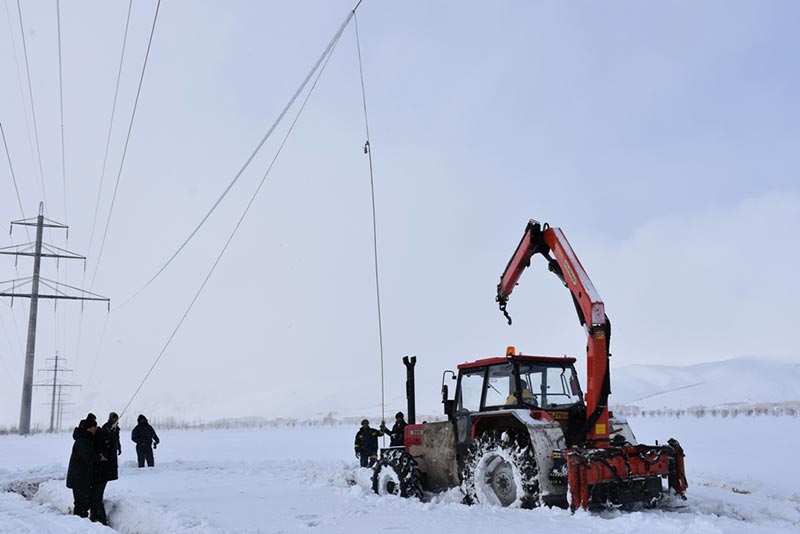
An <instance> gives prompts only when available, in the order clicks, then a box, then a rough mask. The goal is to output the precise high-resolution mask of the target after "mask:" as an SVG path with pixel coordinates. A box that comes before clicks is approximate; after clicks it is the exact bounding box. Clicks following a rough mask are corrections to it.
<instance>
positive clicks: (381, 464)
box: [372, 449, 422, 499]
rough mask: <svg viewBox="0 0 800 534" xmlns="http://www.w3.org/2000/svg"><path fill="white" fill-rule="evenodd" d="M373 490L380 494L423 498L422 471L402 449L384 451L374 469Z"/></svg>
mask: <svg viewBox="0 0 800 534" xmlns="http://www.w3.org/2000/svg"><path fill="white" fill-rule="evenodd" d="M372 490H373V491H374V492H375V493H377V494H378V495H399V496H400V497H416V498H417V499H421V498H422V481H421V472H420V469H419V466H418V465H417V462H416V461H415V460H414V458H413V457H412V456H411V455H410V454H408V453H407V452H405V451H403V450H402V449H389V450H386V451H383V453H382V454H381V457H380V459H379V460H378V461H377V462H376V463H375V467H374V468H373V471H372Z"/></svg>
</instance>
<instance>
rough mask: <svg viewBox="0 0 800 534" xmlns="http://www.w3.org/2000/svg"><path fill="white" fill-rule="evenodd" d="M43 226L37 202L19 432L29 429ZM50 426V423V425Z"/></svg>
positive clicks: (42, 214)
mask: <svg viewBox="0 0 800 534" xmlns="http://www.w3.org/2000/svg"><path fill="white" fill-rule="evenodd" d="M43 228H44V204H43V203H42V202H39V216H38V217H37V218H36V248H35V251H34V256H33V280H32V281H31V308H30V315H29V318H28V346H27V349H26V351H25V375H24V378H23V379H22V406H21V407H20V412H19V433H20V434H29V433H30V431H31V402H32V399H33V359H34V356H35V353H36V317H37V313H38V311H39V268H40V266H41V263H42V229H43ZM51 427H52V425H51Z"/></svg>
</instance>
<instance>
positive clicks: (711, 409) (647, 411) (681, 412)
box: [611, 401, 800, 417]
mask: <svg viewBox="0 0 800 534" xmlns="http://www.w3.org/2000/svg"><path fill="white" fill-rule="evenodd" d="M611 411H612V412H613V413H615V414H618V415H621V416H623V417H739V416H745V417H760V416H773V417H778V416H791V417H797V416H798V414H800V401H790V402H761V403H756V404H722V405H719V406H704V405H697V406H690V407H688V408H667V407H663V408H642V407H640V406H612V407H611Z"/></svg>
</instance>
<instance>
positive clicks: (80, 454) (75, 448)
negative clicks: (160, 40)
mask: <svg viewBox="0 0 800 534" xmlns="http://www.w3.org/2000/svg"><path fill="white" fill-rule="evenodd" d="M96 432H97V421H93V420H91V419H84V420H83V421H81V422H80V424H79V425H78V427H77V428H76V429H75V430H74V431H73V432H72V439H74V440H75V443H74V444H73V445H72V455H71V456H70V457H69V467H68V468H67V487H68V488H70V489H71V490H72V496H73V499H74V507H73V510H72V511H73V513H74V514H75V515H77V516H80V517H87V516H88V515H89V508H90V507H91V505H92V482H93V480H94V470H95V469H96V466H97V464H98V462H103V461H107V459H106V457H105V456H103V455H102V454H99V453H97V452H95V446H94V442H95V440H94V436H95V433H96Z"/></svg>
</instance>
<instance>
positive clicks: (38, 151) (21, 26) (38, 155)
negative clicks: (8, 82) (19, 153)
mask: <svg viewBox="0 0 800 534" xmlns="http://www.w3.org/2000/svg"><path fill="white" fill-rule="evenodd" d="M17 13H18V14H19V31H20V33H21V34H22V50H23V52H24V54H25V73H26V74H27V76H28V96H29V97H30V100H31V113H32V114H33V134H34V137H35V139H36V158H37V159H38V161H39V180H40V181H41V183H42V198H43V199H44V205H45V206H47V190H46V189H45V187H44V171H43V170H42V151H41V149H40V148H39V128H38V127H37V125H36V104H35V103H34V100H33V85H32V84H31V68H30V64H29V63H28V45H27V43H26V41H25V25H24V24H23V23H22V7H20V5H19V0H17Z"/></svg>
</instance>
